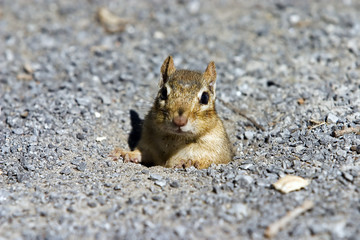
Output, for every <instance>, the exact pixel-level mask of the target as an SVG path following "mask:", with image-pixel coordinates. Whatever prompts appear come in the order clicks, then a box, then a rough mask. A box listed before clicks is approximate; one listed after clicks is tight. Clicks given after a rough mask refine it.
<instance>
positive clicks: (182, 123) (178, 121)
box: [173, 115, 188, 127]
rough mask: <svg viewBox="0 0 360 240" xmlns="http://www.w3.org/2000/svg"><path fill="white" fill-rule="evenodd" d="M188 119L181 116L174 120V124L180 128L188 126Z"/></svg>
mask: <svg viewBox="0 0 360 240" xmlns="http://www.w3.org/2000/svg"><path fill="white" fill-rule="evenodd" d="M187 121H188V119H187V117H185V116H183V115H181V116H176V117H174V118H173V123H174V124H175V125H176V126H178V127H183V126H185V125H186V124H187Z"/></svg>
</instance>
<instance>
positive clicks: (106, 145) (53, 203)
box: [0, 0, 360, 239]
mask: <svg viewBox="0 0 360 240" xmlns="http://www.w3.org/2000/svg"><path fill="white" fill-rule="evenodd" d="M0 3H1V4H0V109H1V110H0V111H1V113H0V169H1V172H0V186H1V188H0V236H1V237H0V239H235V238H241V239H262V238H264V232H265V229H266V228H267V227H268V226H269V225H270V224H272V223H274V222H276V221H278V220H279V219H280V218H281V217H283V216H284V215H286V213H287V212H288V211H291V210H292V209H294V208H296V207H297V206H299V205H301V204H302V203H303V202H304V201H306V200H310V201H312V202H313V203H314V207H313V208H312V209H311V210H309V211H306V212H305V213H303V214H301V215H300V216H298V217H296V218H295V219H293V220H292V221H290V222H289V223H287V224H286V225H285V226H284V228H283V229H282V230H281V231H280V232H279V233H278V234H277V235H276V236H275V237H274V238H275V239H289V238H294V239H295V238H296V239H309V238H312V239H359V236H360V200H359V199H360V160H359V156H360V155H359V154H360V135H356V133H348V134H344V135H341V136H339V135H337V134H336V131H337V130H341V129H343V128H356V127H359V126H360V113H359V107H360V97H359V96H360V14H359V12H360V2H359V1H356V0H353V1H352V0H343V1H339V0H329V1H325V0H324V1H285V0H284V1H265V0H263V1H242V0H238V1H232V0H228V1H206V2H205V1H202V2H200V1H187V0H182V1H181V0H179V1H161V0H153V1H146V0H143V1H120V2H115V1H110V0H109V1H105V2H104V1H99V0H88V1H86V0H81V1H70V0H62V1H60V0H55V1H46V0H37V1H29V0H16V1H11V0H2V1H0ZM101 6H105V7H107V8H109V9H111V11H112V12H113V13H115V14H116V15H118V16H120V17H121V18H124V19H126V20H127V21H128V24H127V25H126V28H125V30H124V31H123V32H118V33H114V34H109V33H107V32H106V31H104V28H103V27H102V26H101V25H100V24H99V23H98V21H97V20H96V12H97V9H98V8H99V7H101ZM169 54H171V55H173V56H174V60H175V64H176V66H178V67H180V68H190V69H199V70H204V69H205V68H206V65H207V63H208V62H209V61H210V60H214V61H215V62H216V64H217V70H218V84H217V95H218V97H219V98H221V99H222V100H223V101H226V102H230V103H231V104H232V105H233V106H234V107H235V108H237V109H239V110H241V111H243V112H245V113H246V114H247V115H248V116H249V117H251V118H253V119H255V120H256V121H257V122H258V123H259V124H261V125H262V126H263V127H264V128H265V130H264V131H262V130H258V129H256V128H254V126H253V125H252V124H251V123H250V122H249V121H248V120H246V119H245V118H243V117H241V116H240V115H239V114H237V113H234V112H233V111H232V110H230V109H229V108H227V107H226V106H224V105H223V104H222V103H221V102H218V104H217V110H218V112H219V115H220V116H221V117H222V118H223V119H224V124H225V125H226V128H227V131H228V133H229V136H230V138H231V141H232V143H233V144H234V149H235V150H236V155H235V157H234V161H233V162H231V163H230V164H228V165H219V166H212V167H210V168H209V169H205V170H197V169H195V168H193V167H192V168H189V169H186V170H179V169H165V168H163V167H151V168H147V167H144V166H142V165H137V164H132V163H122V162H114V161H112V160H111V159H109V158H108V157H107V156H108V153H109V152H110V151H111V150H112V149H113V148H114V147H124V148H128V144H127V140H128V136H129V133H130V131H131V129H132V127H131V121H130V110H133V111H135V112H136V113H138V114H139V116H140V117H141V118H143V116H144V114H146V112H147V111H148V109H149V107H150V106H151V104H152V99H153V97H154V96H155V93H156V91H157V84H158V80H159V72H160V66H161V64H162V62H163V60H164V59H165V58H166V57H167V56H168V55H169ZM101 137H104V138H106V139H104V138H102V139H99V138H101ZM286 174H291V175H297V176H301V177H304V178H309V179H311V183H310V185H309V186H307V187H306V188H305V189H302V190H300V191H296V192H291V193H288V194H282V193H280V192H278V191H277V190H275V189H274V188H273V187H272V184H273V183H274V182H276V181H277V180H278V179H279V178H280V177H282V176H284V175H286Z"/></svg>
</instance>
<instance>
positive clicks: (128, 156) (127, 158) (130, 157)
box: [109, 148, 141, 163]
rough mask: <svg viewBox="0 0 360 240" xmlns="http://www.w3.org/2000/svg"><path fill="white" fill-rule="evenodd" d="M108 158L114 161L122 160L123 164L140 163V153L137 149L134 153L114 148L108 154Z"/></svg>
mask: <svg viewBox="0 0 360 240" xmlns="http://www.w3.org/2000/svg"><path fill="white" fill-rule="evenodd" d="M109 157H111V158H112V159H113V160H114V161H117V160H119V158H122V159H123V161H124V163H127V162H133V163H141V152H140V151H139V150H137V149H136V150H134V151H125V150H123V149H121V148H115V149H114V150H113V151H112V152H111V153H110V154H109Z"/></svg>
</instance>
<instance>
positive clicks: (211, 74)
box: [204, 61, 216, 93]
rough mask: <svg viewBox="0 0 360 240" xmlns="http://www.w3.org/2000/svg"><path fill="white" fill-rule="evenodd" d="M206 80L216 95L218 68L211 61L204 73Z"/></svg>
mask: <svg viewBox="0 0 360 240" xmlns="http://www.w3.org/2000/svg"><path fill="white" fill-rule="evenodd" d="M204 79H205V80H206V82H207V83H208V84H209V87H210V90H211V91H212V92H213V93H215V85H216V67H215V63H214V62H213V61H211V62H210V63H209V65H208V66H207V68H206V70H205V72H204Z"/></svg>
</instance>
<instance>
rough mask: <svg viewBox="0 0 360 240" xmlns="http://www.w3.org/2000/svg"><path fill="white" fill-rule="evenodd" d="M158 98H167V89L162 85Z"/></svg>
mask: <svg viewBox="0 0 360 240" xmlns="http://www.w3.org/2000/svg"><path fill="white" fill-rule="evenodd" d="M160 99H161V100H166V99H167V89H166V87H163V88H162V89H161V90H160Z"/></svg>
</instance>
